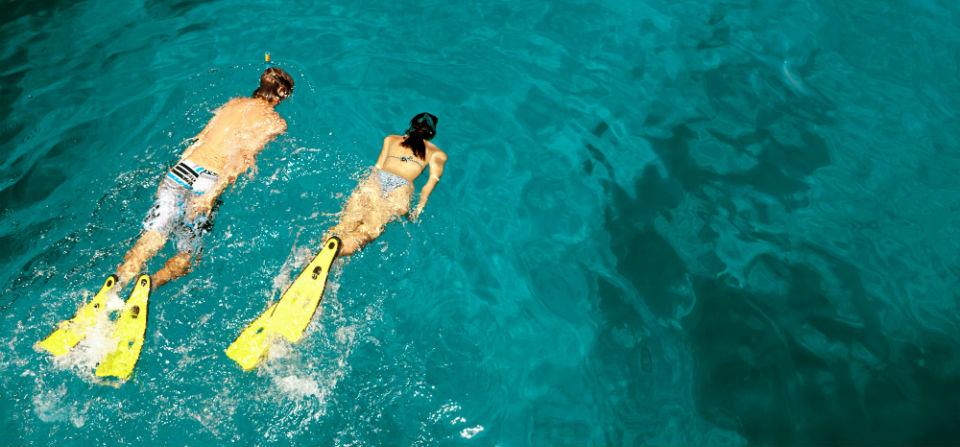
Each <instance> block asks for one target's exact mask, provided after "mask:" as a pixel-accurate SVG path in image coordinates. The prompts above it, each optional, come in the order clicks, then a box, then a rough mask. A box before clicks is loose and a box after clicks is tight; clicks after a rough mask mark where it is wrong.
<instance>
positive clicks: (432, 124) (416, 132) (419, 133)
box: [400, 112, 437, 160]
mask: <svg viewBox="0 0 960 447" xmlns="http://www.w3.org/2000/svg"><path fill="white" fill-rule="evenodd" d="M436 135H437V116H436V115H431V114H429V113H427V112H423V113H418V114H417V116H415V117H413V119H412V120H410V128H409V129H407V137H406V138H404V139H403V142H402V143H400V145H401V146H405V147H409V148H410V150H411V151H413V155H416V156H417V158H419V159H421V160H426V159H427V148H426V145H424V144H423V140H429V139H432V138H433V137H434V136H436Z"/></svg>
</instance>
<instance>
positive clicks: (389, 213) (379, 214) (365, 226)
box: [340, 186, 413, 256]
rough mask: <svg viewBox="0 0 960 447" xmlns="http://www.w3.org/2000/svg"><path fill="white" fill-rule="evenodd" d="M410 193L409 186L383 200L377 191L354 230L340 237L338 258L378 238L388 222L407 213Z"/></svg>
mask: <svg viewBox="0 0 960 447" xmlns="http://www.w3.org/2000/svg"><path fill="white" fill-rule="evenodd" d="M412 193H413V188H412V187H411V186H405V187H401V188H398V189H396V190H394V191H393V192H391V193H390V194H389V195H388V196H387V197H386V198H383V197H382V196H381V195H380V192H379V191H377V195H376V196H375V198H374V200H371V203H370V206H368V207H367V208H366V209H364V210H363V215H362V218H361V219H360V220H359V224H358V225H357V226H356V228H355V229H354V230H353V231H351V232H349V233H347V234H344V235H340V239H341V241H343V246H342V247H341V249H340V256H349V255H351V254H353V253H354V252H356V251H357V250H360V249H361V248H363V246H364V245H366V244H368V243H370V242H371V241H373V240H375V239H376V238H378V237H380V235H381V234H383V230H384V229H385V228H386V226H387V224H388V223H390V221H392V220H394V219H396V218H397V217H399V216H402V215H404V214H406V213H407V211H409V208H410V196H411V195H412Z"/></svg>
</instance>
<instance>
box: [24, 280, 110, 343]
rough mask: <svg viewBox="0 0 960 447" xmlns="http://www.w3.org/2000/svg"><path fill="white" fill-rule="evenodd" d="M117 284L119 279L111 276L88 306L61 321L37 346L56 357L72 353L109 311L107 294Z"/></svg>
mask: <svg viewBox="0 0 960 447" xmlns="http://www.w3.org/2000/svg"><path fill="white" fill-rule="evenodd" d="M116 284H117V277H116V276H115V275H110V276H109V277H107V280H106V281H104V282H103V287H101V288H100V291H99V292H97V294H96V295H95V296H94V297H93V299H91V300H90V301H89V302H87V304H85V305H83V307H81V308H80V309H79V310H77V314H76V315H75V316H74V317H73V318H71V319H69V320H64V321H61V322H60V324H59V325H57V329H55V330H54V331H53V333H51V334H50V335H48V336H47V338H44V339H43V340H42V341H40V342H39V343H37V346H39V347H41V348H43V349H46V350H47V351H50V353H51V354H53V355H54V357H59V356H61V355H64V354H66V353H67V352H69V351H70V349H72V348H73V347H74V346H76V345H77V343H80V340H83V339H84V337H86V336H87V331H88V330H90V328H92V327H93V326H94V325H95V324H96V323H97V317H98V316H99V315H100V314H101V313H103V312H105V311H106V310H107V293H108V292H110V290H112V289H113V286H114V285H116Z"/></svg>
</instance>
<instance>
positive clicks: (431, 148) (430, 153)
mask: <svg viewBox="0 0 960 447" xmlns="http://www.w3.org/2000/svg"><path fill="white" fill-rule="evenodd" d="M425 143H427V159H431V158H435V159H436V160H438V161H446V159H447V153H446V152H444V151H443V149H440V146H437V145H436V144H433V143H431V142H429V141H426V142H425Z"/></svg>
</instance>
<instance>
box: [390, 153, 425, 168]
mask: <svg viewBox="0 0 960 447" xmlns="http://www.w3.org/2000/svg"><path fill="white" fill-rule="evenodd" d="M388 157H393V158H396V159H398V160H400V161H402V162H408V161H410V162H413V163H416V164H418V165H420V167H421V168H422V167H423V162H422V161H420V160H419V159H417V157H415V156H414V157H409V156H406V155H401V156H399V157H398V156H396V155H388Z"/></svg>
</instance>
